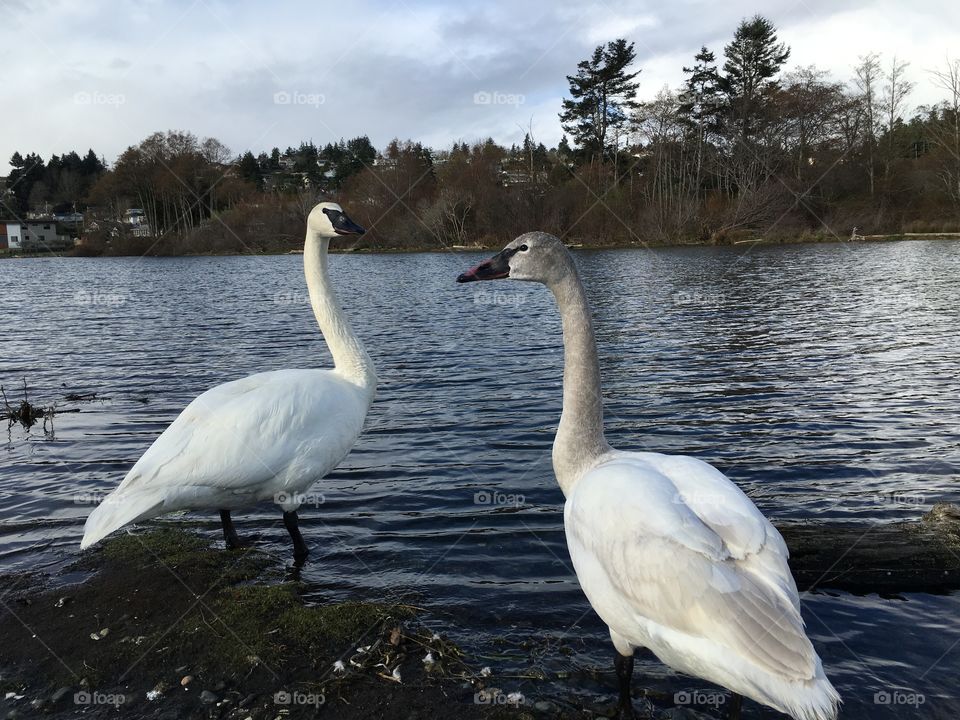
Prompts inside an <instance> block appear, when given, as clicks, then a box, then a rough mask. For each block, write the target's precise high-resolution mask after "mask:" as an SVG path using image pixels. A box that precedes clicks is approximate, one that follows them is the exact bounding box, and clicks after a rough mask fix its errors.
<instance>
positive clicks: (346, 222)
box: [323, 209, 366, 235]
mask: <svg viewBox="0 0 960 720" xmlns="http://www.w3.org/2000/svg"><path fill="white" fill-rule="evenodd" d="M323 213H324V215H326V216H327V217H328V218H330V224H331V225H333V231H334V232H335V233H336V234H337V235H363V234H364V233H365V232H366V230H364V229H363V228H362V227H360V226H359V225H357V224H356V223H355V222H354V221H353V220H351V219H350V218H349V217H347V214H346V213H345V212H343V211H342V210H340V211H337V210H330V209H325V210H324V211H323Z"/></svg>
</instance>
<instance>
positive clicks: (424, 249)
mask: <svg viewBox="0 0 960 720" xmlns="http://www.w3.org/2000/svg"><path fill="white" fill-rule="evenodd" d="M914 240H960V232H933V233H913V232H901V233H889V234H877V235H860V236H858V237H857V238H856V239H850V238H847V239H842V238H839V237H837V236H835V235H824V234H817V235H812V234H801V235H798V236H791V237H782V238H781V237H774V238H764V237H755V238H741V239H738V240H734V241H732V242H730V241H728V242H717V243H711V242H676V243H665V242H657V241H649V242H632V243H622V242H620V243H609V244H606V243H590V244H586V243H575V242H574V243H569V244H568V247H569V248H570V249H571V250H588V251H602V250H661V249H666V248H699V247H704V248H722V247H730V248H735V247H741V246H747V247H753V246H756V245H764V246H783V245H829V244H841V245H848V244H849V245H857V244H870V243H889V242H901V241H914ZM501 247H502V245H451V246H442V247H436V246H426V245H424V246H417V247H409V248H406V247H357V248H337V247H335V246H332V245H331V247H330V249H329V252H330V254H331V255H410V254H418V253H441V252H451V253H464V254H467V253H480V252H493V251H496V250H499V249H500V248H501ZM302 254H303V251H302V250H284V251H276V252H195V253H181V254H166V253H164V254H159V253H158V254H145V255H138V254H124V255H111V254H106V253H105V254H100V255H87V254H84V253H77V252H76V251H75V250H74V251H69V252H61V253H58V252H42V253H21V252H10V251H9V250H6V251H2V252H0V259H2V260H14V259H32V258H51V257H56V258H91V259H93V258H121V257H153V258H164V257H167V258H170V257H273V256H283V255H302Z"/></svg>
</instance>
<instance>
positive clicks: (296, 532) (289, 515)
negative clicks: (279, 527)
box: [283, 510, 310, 565]
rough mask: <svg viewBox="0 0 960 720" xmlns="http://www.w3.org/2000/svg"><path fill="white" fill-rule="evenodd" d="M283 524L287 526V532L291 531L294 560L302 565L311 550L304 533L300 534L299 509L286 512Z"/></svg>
mask: <svg viewBox="0 0 960 720" xmlns="http://www.w3.org/2000/svg"><path fill="white" fill-rule="evenodd" d="M283 524H284V525H285V526H286V528H287V532H288V533H290V539H291V540H293V561H294V562H295V563H296V564H298V565H302V564H303V561H304V560H306V559H307V555H309V554H310V551H309V550H308V549H307V544H306V543H305V542H304V541H303V535H301V534H300V517H299V516H298V515H297V511H296V510H291V511H290V512H285V513H284V514H283Z"/></svg>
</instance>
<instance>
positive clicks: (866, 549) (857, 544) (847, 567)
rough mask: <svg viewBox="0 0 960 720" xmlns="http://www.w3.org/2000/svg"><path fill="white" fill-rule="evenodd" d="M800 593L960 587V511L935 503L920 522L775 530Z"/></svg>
mask: <svg viewBox="0 0 960 720" xmlns="http://www.w3.org/2000/svg"><path fill="white" fill-rule="evenodd" d="M777 529H778V530H779V531H780V533H781V534H782V535H783V539H784V540H785V541H786V543H787V547H788V548H789V549H790V568H791V570H793V576H794V578H796V581H797V586H798V588H799V589H800V590H814V589H834V590H846V591H848V592H851V593H856V594H867V593H877V594H880V595H894V594H897V593H906V592H929V593H944V592H948V591H950V590H956V589H958V588H960V507H957V506H956V505H951V504H948V503H938V504H937V505H935V506H934V507H933V509H932V510H931V511H930V512H928V513H927V514H926V515H924V516H923V517H922V518H921V519H919V520H908V521H901V522H892V523H876V524H872V525H870V524H862V523H859V524H858V523H839V522H827V523H822V524H811V523H809V522H805V523H793V522H783V523H780V524H778V525H777Z"/></svg>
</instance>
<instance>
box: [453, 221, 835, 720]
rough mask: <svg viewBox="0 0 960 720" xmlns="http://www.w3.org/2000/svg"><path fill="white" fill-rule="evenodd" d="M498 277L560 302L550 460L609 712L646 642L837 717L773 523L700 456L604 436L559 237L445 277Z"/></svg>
mask: <svg viewBox="0 0 960 720" xmlns="http://www.w3.org/2000/svg"><path fill="white" fill-rule="evenodd" d="M498 278H511V279H514V280H532V281H536V282H540V283H543V284H544V285H546V286H547V287H548V288H550V290H551V291H552V292H553V295H554V297H555V298H556V302H557V305H558V307H559V310H560V315H561V318H562V324H563V345H564V371H563V413H562V414H561V416H560V425H559V427H558V428H557V436H556V439H555V440H554V443H553V468H554V473H555V474H556V477H557V482H558V483H559V485H560V488H561V489H562V490H563V493H564V496H565V497H566V504H565V506H564V513H563V519H564V527H565V530H566V536H567V546H568V548H569V550H570V557H571V559H572V560H573V565H574V568H575V569H576V572H577V578H578V579H579V581H580V585H581V586H582V588H583V591H584V593H585V594H586V596H587V598H588V599H589V601H590V604H591V605H592V606H593V608H594V610H596V612H597V614H598V615H599V616H600V617H601V618H602V619H603V621H604V622H605V623H606V624H607V625H608V626H609V628H610V637H611V639H612V640H613V645H614V647H615V648H616V651H617V653H616V656H615V657H616V660H615V666H616V672H617V677H618V678H619V683H620V717H621V718H632V717H633V707H632V703H631V700H630V678H631V675H632V672H633V654H634V651H635V650H636V649H637V648H640V647H646V648H649V649H650V650H651V651H652V652H653V653H654V654H655V655H656V656H657V657H658V658H659V659H660V660H661V661H662V662H664V663H665V664H667V665H669V666H670V667H672V668H674V669H675V670H678V671H680V672H683V673H687V674H689V675H693V676H695V677H700V678H704V679H706V680H709V681H711V682H714V683H716V684H718V685H722V686H724V687H726V688H728V689H730V690H731V691H733V692H734V693H739V694H740V695H745V696H747V697H749V698H752V699H754V700H756V701H757V702H760V703H763V704H765V705H769V706H770V707H773V708H776V709H777V710H780V711H781V712H784V713H787V714H789V715H792V716H793V717H794V718H796V719H797V720H828V719H832V718H835V717H836V714H837V705H838V703H839V701H840V697H839V695H838V694H837V692H836V690H834V688H833V686H832V685H831V684H830V681H829V680H828V679H827V677H826V675H824V672H823V667H822V665H821V662H820V658H819V657H818V656H817V653H816V652H815V651H814V649H813V645H812V644H811V643H810V640H809V639H808V638H807V636H806V634H805V632H804V625H803V619H802V618H801V616H800V600H799V597H798V595H797V586H796V584H795V583H794V580H793V576H792V575H791V574H790V568H789V567H788V565H787V556H788V554H787V547H786V545H785V544H784V542H783V538H781V537H780V533H778V532H777V530H776V529H775V528H774V527H773V525H771V524H770V522H769V521H768V520H767V519H766V518H765V517H764V516H763V515H762V514H761V513H760V511H759V510H758V509H757V507H756V506H755V505H754V504H753V503H752V502H751V501H750V499H749V498H748V497H747V496H746V495H744V494H743V492H742V491H741V490H740V489H739V488H738V487H737V486H736V485H734V484H733V483H732V482H731V481H730V480H728V479H727V478H726V477H725V476H724V475H723V474H721V473H720V472H719V471H718V470H716V469H715V468H713V467H711V466H710V465H708V464H707V463H705V462H702V461H701V460H697V459H695V458H692V457H683V456H676V455H661V454H658V453H648V452H623V451H619V450H614V449H613V448H612V447H610V445H608V444H607V441H606V440H605V439H604V435H603V402H602V399H601V395H600V365H599V362H598V360H597V348H596V343H595V340H594V334H593V323H592V321H591V317H590V306H589V304H588V302H587V298H586V294H585V291H584V288H583V284H582V283H581V281H580V278H579V276H578V274H577V269H576V265H575V264H574V261H573V257H572V256H571V255H570V253H569V252H568V251H567V249H566V248H565V247H564V246H563V243H561V242H560V240H558V239H557V238H555V237H554V236H552V235H548V234H546V233H539V232H536V233H527V234H526V235H521V236H520V237H518V238H517V239H516V240H514V241H513V242H511V243H510V244H509V245H507V246H506V248H504V250H503V251H502V252H500V253H499V254H498V255H496V256H494V257H493V258H491V259H489V260H487V261H486V262H483V263H481V264H480V265H478V266H477V267H475V268H473V269H471V270H468V271H467V272H465V273H463V274H462V275H460V277H459V278H457V281H458V282H471V281H474V280H495V279H498ZM737 704H739V698H737Z"/></svg>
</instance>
